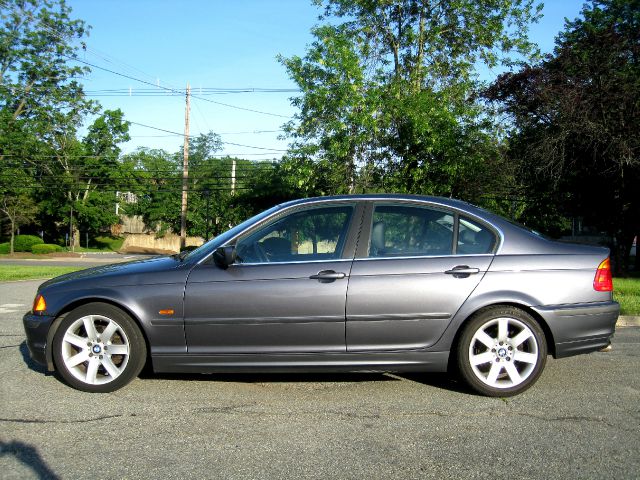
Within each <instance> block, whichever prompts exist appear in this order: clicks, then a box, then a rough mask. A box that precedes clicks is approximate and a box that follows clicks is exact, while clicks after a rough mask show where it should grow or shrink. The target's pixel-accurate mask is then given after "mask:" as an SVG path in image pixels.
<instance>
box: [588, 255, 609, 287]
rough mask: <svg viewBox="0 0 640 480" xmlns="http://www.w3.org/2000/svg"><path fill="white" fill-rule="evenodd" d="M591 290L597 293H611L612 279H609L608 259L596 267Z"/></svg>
mask: <svg viewBox="0 0 640 480" xmlns="http://www.w3.org/2000/svg"><path fill="white" fill-rule="evenodd" d="M593 289H594V290H596V291H597V292H611V291H613V278H612V277H611V262H609V258H607V259H606V260H603V261H602V262H600V265H598V270H596V276H595V278H594V279H593Z"/></svg>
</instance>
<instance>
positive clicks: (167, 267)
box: [39, 256, 190, 290]
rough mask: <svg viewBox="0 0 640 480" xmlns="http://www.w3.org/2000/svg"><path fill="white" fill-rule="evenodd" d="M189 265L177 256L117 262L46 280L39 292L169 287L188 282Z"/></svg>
mask: <svg viewBox="0 0 640 480" xmlns="http://www.w3.org/2000/svg"><path fill="white" fill-rule="evenodd" d="M189 270H190V266H189V265H188V264H185V263H183V262H181V261H180V260H179V259H178V258H176V257H173V256H171V257H169V256H164V257H155V258H151V259H145V260H135V261H132V262H125V263H114V264H110V265H101V266H98V267H91V268H87V269H84V270H78V271H77V272H71V273H67V274H64V275H60V276H59V277H55V278H52V279H51V280H47V281H46V282H44V283H43V284H42V285H40V288H39V290H42V289H44V288H49V287H63V286H66V285H69V286H76V285H78V284H82V285H83V286H90V285H95V284H100V285H105V286H106V285H109V286H126V285H150V284H166V283H176V282H181V281H185V279H186V275H187V274H188V272H189Z"/></svg>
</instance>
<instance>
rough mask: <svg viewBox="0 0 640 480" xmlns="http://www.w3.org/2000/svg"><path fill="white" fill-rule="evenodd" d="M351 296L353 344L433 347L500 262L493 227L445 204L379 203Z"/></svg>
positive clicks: (362, 347) (368, 224) (367, 226)
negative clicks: (492, 266) (493, 265)
mask: <svg viewBox="0 0 640 480" xmlns="http://www.w3.org/2000/svg"><path fill="white" fill-rule="evenodd" d="M365 219H366V220H365V222H364V224H363V232H362V234H361V241H360V244H359V247H358V253H357V255H356V258H355V260H354V263H353V267H352V269H351V278H350V280H349V293H348V297H347V309H346V313H347V350H348V351H366V350H371V351H380V350H399V349H418V348H425V347H429V346H430V345H432V344H433V343H435V342H436V341H437V340H438V338H440V336H441V335H442V333H443V332H444V330H445V328H446V327H447V325H448V324H449V321H450V320H451V318H452V317H453V315H454V314H455V313H456V312H457V311H458V309H459V308H460V306H461V305H462V304H463V303H464V301H465V300H466V299H467V297H468V296H469V295H470V294H471V292H472V291H473V290H474V289H475V288H476V286H477V285H478V283H479V282H480V280H481V278H482V277H483V275H484V274H485V272H486V271H487V269H488V267H489V265H490V264H491V261H492V260H493V251H494V249H495V246H496V243H497V238H498V237H497V235H496V233H495V232H493V231H492V230H491V229H490V228H489V227H488V226H486V225H483V224H482V223H480V222H478V221H475V220H472V219H470V218H465V217H462V216H460V215H458V214H457V213H456V212H455V211H452V210H448V209H444V208H442V207H438V206H428V205H424V204H414V203H380V202H379V203H375V204H373V205H372V206H371V207H370V210H369V212H368V213H367V214H366V215H365Z"/></svg>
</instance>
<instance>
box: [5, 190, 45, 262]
mask: <svg viewBox="0 0 640 480" xmlns="http://www.w3.org/2000/svg"><path fill="white" fill-rule="evenodd" d="M0 212H2V213H3V214H4V215H3V216H5V217H6V218H7V220H9V232H10V240H9V253H11V254H13V250H14V239H15V233H16V230H17V229H18V228H20V226H21V225H24V224H28V223H31V222H32V221H33V220H34V219H35V215H36V212H37V207H36V204H35V203H34V201H33V199H32V198H31V197H29V196H28V195H25V194H22V195H19V196H12V195H4V196H3V198H2V203H0Z"/></svg>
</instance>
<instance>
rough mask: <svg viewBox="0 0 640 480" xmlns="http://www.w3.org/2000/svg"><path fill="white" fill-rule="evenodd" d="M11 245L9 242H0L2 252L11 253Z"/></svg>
mask: <svg viewBox="0 0 640 480" xmlns="http://www.w3.org/2000/svg"><path fill="white" fill-rule="evenodd" d="M10 247H11V245H10V244H9V242H5V243H0V253H9V248H10Z"/></svg>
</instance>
